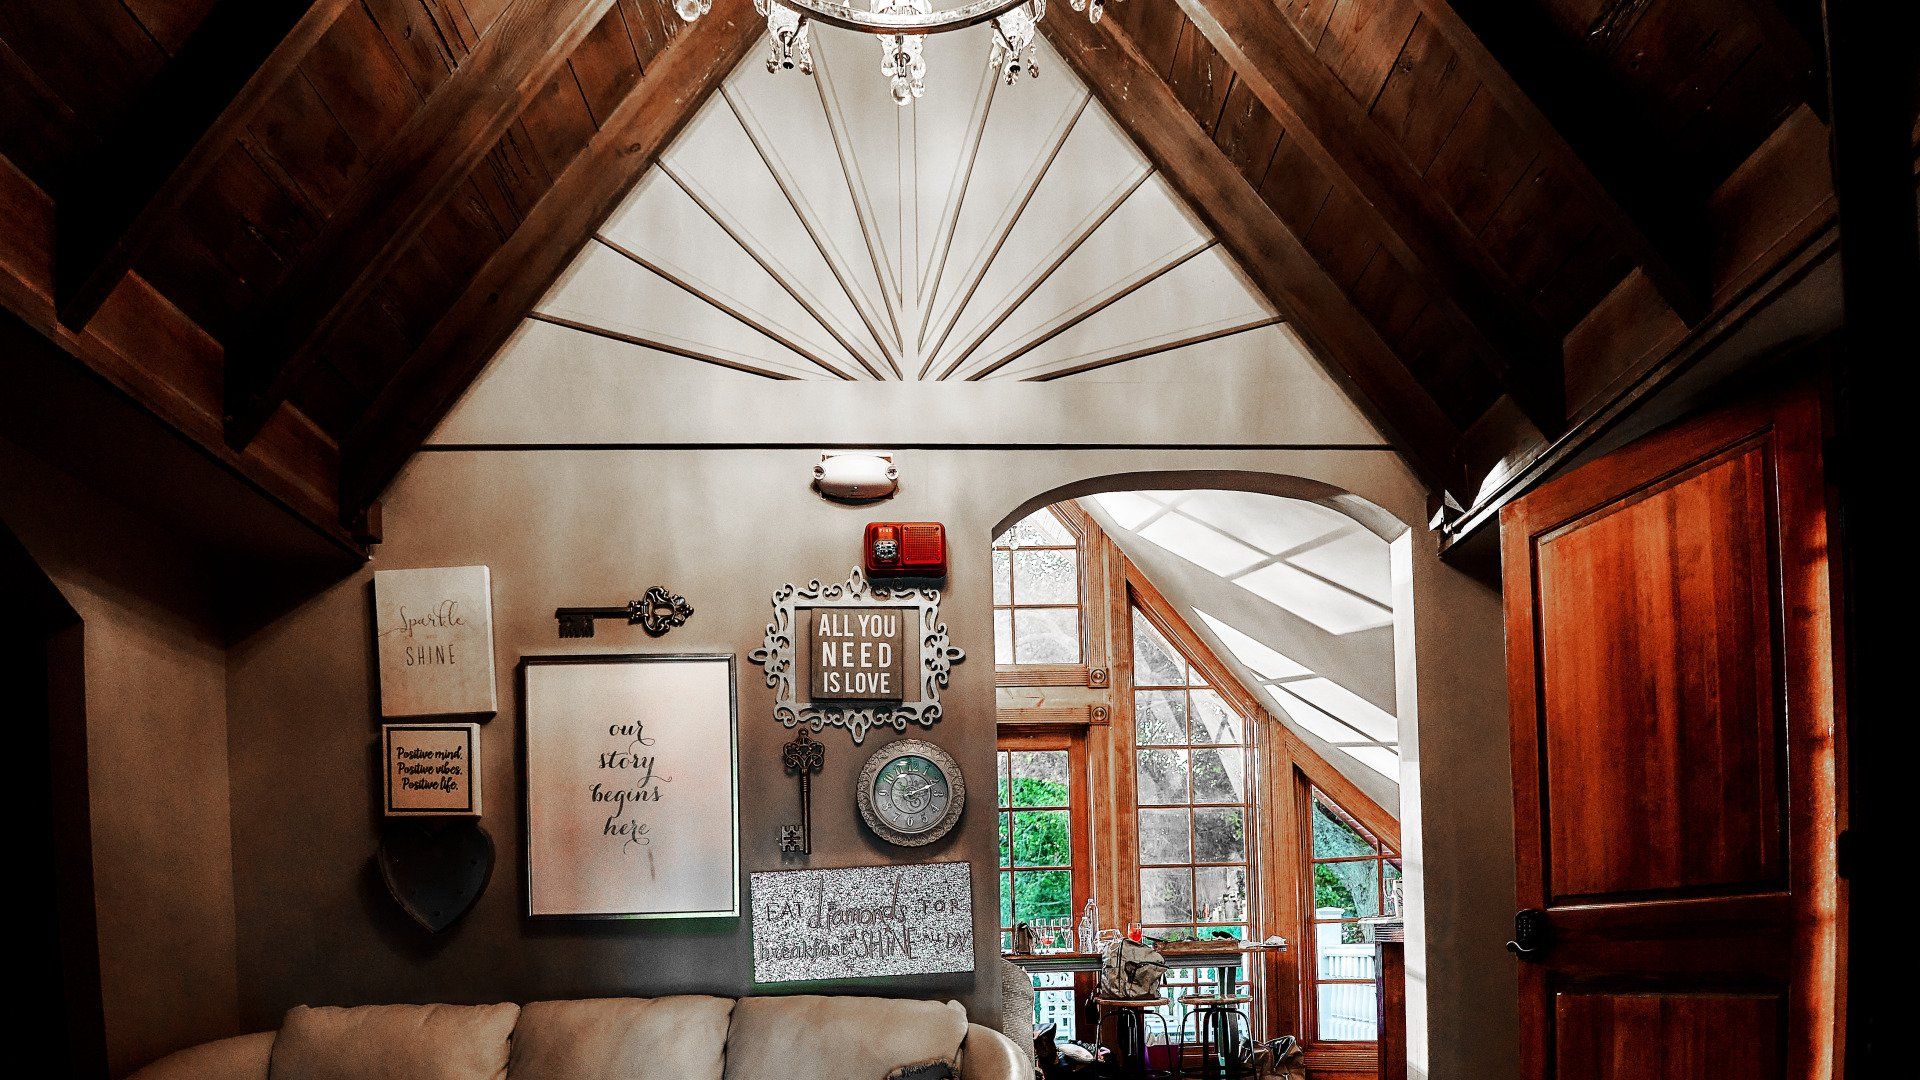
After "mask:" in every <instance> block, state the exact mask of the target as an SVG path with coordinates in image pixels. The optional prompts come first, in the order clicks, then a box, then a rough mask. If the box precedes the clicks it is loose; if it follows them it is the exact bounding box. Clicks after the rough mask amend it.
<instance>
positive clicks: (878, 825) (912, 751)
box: [858, 739, 967, 847]
mask: <svg viewBox="0 0 1920 1080" xmlns="http://www.w3.org/2000/svg"><path fill="white" fill-rule="evenodd" d="M858 795H859V800H860V816H861V817H863V818H865V819H866V821H867V826H868V827H869V828H871V829H872V830H873V831H874V832H876V833H878V834H879V835H880V838H881V839H883V840H885V841H887V842H888V843H892V844H899V845H901V846H902V847H919V846H920V845H922V844H931V843H933V842H934V841H935V840H938V839H940V838H941V837H943V836H945V835H947V833H949V832H951V831H952V830H953V827H954V825H956V824H958V823H959V821H960V811H961V809H962V808H963V807H965V806H966V802H967V784H966V780H965V779H964V778H962V777H961V775H960V766H959V764H958V763H957V762H955V761H954V760H953V757H952V755H950V754H948V753H947V752H946V751H945V750H942V749H940V748H939V747H937V746H935V745H933V744H932V743H930V742H923V741H921V740H919V739H901V740H899V741H897V742H892V743H888V744H887V745H886V746H883V747H881V748H880V749H879V750H877V751H875V752H874V755H873V756H872V757H870V758H868V759H867V764H866V767H865V768H863V769H861V770H860V786H859V789H858Z"/></svg>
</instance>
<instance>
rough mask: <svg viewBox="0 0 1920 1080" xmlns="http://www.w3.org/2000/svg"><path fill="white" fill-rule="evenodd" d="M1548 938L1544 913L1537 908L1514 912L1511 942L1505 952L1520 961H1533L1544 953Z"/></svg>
mask: <svg viewBox="0 0 1920 1080" xmlns="http://www.w3.org/2000/svg"><path fill="white" fill-rule="evenodd" d="M1550 936H1551V934H1550V931H1549V928H1548V926H1547V913H1546V912H1544V911H1541V910H1539V909H1538V908H1527V909H1526V910H1524V911H1518V912H1515V913H1514V916H1513V940H1512V941H1509V942H1507V951H1508V952H1510V953H1512V954H1513V955H1515V956H1517V957H1519V958H1520V959H1522V960H1532V959H1535V958H1537V957H1538V956H1539V955H1540V953H1541V952H1543V951H1545V949H1546V947H1547V943H1548V938H1549V937H1550Z"/></svg>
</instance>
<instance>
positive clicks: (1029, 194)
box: [931, 87, 1093, 355]
mask: <svg viewBox="0 0 1920 1080" xmlns="http://www.w3.org/2000/svg"><path fill="white" fill-rule="evenodd" d="M1092 104H1093V93H1092V91H1090V90H1087V89H1086V88H1085V87H1081V97H1080V104H1079V105H1077V106H1075V107H1074V108H1072V109H1069V110H1067V111H1066V112H1065V113H1063V114H1062V119H1063V121H1064V122H1063V123H1062V124H1061V125H1060V127H1058V128H1057V129H1056V130H1055V131H1054V132H1052V133H1050V134H1051V136H1052V146H1051V147H1050V148H1049V149H1048V151H1047V155H1046V156H1045V157H1044V158H1042V159H1041V160H1040V161H1039V162H1038V163H1037V164H1036V165H1035V167H1034V168H1033V169H1031V170H1029V171H1028V174H1027V176H1025V177H1023V178H1022V179H1023V181H1024V183H1025V188H1026V190H1025V194H1023V195H1021V197H1020V199H1019V201H1018V202H1017V203H1015V204H1014V205H1013V206H1012V207H1010V208H1009V209H1008V210H1007V211H1006V212H1005V213H1004V214H1003V215H1002V217H1001V220H1000V221H999V222H996V223H995V225H994V230H995V232H996V233H997V234H998V235H996V236H995V238H994V241H993V243H991V244H989V245H987V247H986V249H985V250H984V251H983V252H982V253H981V256H980V258H978V259H977V260H976V261H975V262H974V265H973V266H971V267H969V268H968V269H967V272H966V275H965V280H966V281H967V285H966V287H965V288H964V289H962V290H961V291H960V292H959V293H957V294H956V295H955V296H954V300H953V303H952V304H951V305H950V306H949V309H948V311H947V313H943V314H942V315H941V316H940V317H939V318H940V320H941V321H942V322H943V323H945V326H944V327H943V328H942V329H941V331H940V336H939V337H937V338H935V339H934V343H933V348H932V350H931V351H932V352H933V353H934V354H935V355H939V353H940V350H941V349H942V348H944V347H945V346H946V343H947V337H948V335H950V334H952V333H953V328H954V325H955V324H956V323H958V322H959V321H960V316H961V315H962V314H964V313H965V312H966V309H967V305H968V304H969V303H972V301H973V294H974V292H975V291H977V290H978V289H979V288H980V283H981V282H982V281H985V280H986V277H987V271H989V270H991V269H992V268H993V262H994V260H995V259H998V258H999V257H1000V252H1001V250H1002V249H1003V248H1005V247H1006V244H1007V238H1008V237H1010V236H1012V235H1013V229H1014V226H1016V225H1018V224H1019V223H1020V217H1021V215H1022V214H1025V213H1026V212H1027V207H1028V206H1029V205H1030V204H1031V203H1032V202H1033V197H1034V195H1036V194H1038V193H1039V191H1040V185H1041V184H1042V183H1044V182H1045V181H1046V178H1047V173H1048V172H1050V171H1051V170H1052V169H1053V163H1054V162H1055V161H1057V160H1059V158H1060V152H1061V151H1062V150H1064V149H1065V148H1066V145H1067V140H1068V139H1069V138H1071V137H1072V136H1073V132H1074V130H1075V129H1076V128H1078V127H1079V126H1080V118H1081V117H1083V116H1085V115H1086V113H1087V108H1088V106H1090V105H1092Z"/></svg>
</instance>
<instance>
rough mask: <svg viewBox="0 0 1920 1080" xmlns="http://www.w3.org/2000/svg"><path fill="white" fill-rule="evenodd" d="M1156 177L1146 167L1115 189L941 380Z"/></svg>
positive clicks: (973, 334) (977, 331)
mask: <svg viewBox="0 0 1920 1080" xmlns="http://www.w3.org/2000/svg"><path fill="white" fill-rule="evenodd" d="M1155 175H1156V170H1155V169H1154V168H1153V166H1152V165H1146V166H1145V167H1143V168H1142V169H1141V171H1140V175H1139V176H1137V177H1135V178H1134V179H1133V180H1132V182H1130V183H1123V184H1121V185H1119V186H1118V187H1115V188H1114V189H1113V191H1112V192H1109V195H1112V194H1113V192H1118V198H1109V199H1108V200H1107V201H1106V202H1105V204H1104V205H1102V206H1101V207H1100V208H1099V209H1097V210H1095V211H1094V212H1093V213H1091V214H1088V215H1087V216H1086V217H1084V218H1081V219H1080V223H1079V224H1078V225H1076V226H1075V227H1074V233H1073V235H1071V236H1069V237H1068V238H1067V241H1066V243H1064V244H1062V245H1060V247H1058V248H1056V249H1055V251H1054V255H1053V256H1052V258H1051V259H1049V260H1048V261H1047V262H1046V264H1045V265H1043V266H1040V267H1037V268H1036V269H1035V271H1034V272H1033V273H1029V274H1028V275H1027V280H1026V281H1024V282H1022V283H1021V285H1020V287H1018V288H1016V289H1014V290H1012V292H1010V293H1009V294H1008V295H1009V296H1010V297H1011V298H1012V302H1011V303H1004V302H1003V303H1002V304H1001V305H1000V308H999V313H998V314H997V315H994V316H993V317H992V318H990V319H985V320H982V321H981V322H980V323H976V324H975V325H974V329H973V330H971V331H969V332H968V333H969V338H968V341H967V344H966V345H965V347H963V348H962V349H961V350H960V352H959V358H958V359H956V360H954V361H953V362H952V363H950V364H948V365H947V367H946V370H945V371H942V372H941V373H940V376H939V377H940V378H942V379H946V378H950V377H952V375H953V373H954V372H955V371H956V370H958V369H959V367H960V366H961V365H962V364H963V363H964V362H965V361H966V359H967V357H969V356H972V355H973V351H974V350H975V349H978V348H979V347H980V346H981V344H982V343H984V342H985V341H986V340H987V338H988V337H990V336H992V334H993V332H994V331H995V330H998V329H1000V325H1001V324H1002V323H1004V322H1006V321H1007V320H1008V319H1010V318H1012V317H1013V313H1014V312H1016V311H1018V310H1020V305H1022V304H1024V303H1026V302H1027V300H1028V298H1029V297H1031V296H1032V295H1033V294H1034V293H1035V292H1037V291H1038V290H1039V288H1040V286H1042V285H1044V284H1046V283H1047V280H1048V279H1049V278H1051V277H1053V273H1054V271H1056V270H1058V269H1060V267H1061V266H1063V265H1065V264H1066V261H1067V260H1068V259H1070V258H1072V257H1073V255H1074V253H1075V252H1077V251H1079V250H1080V247H1081V245H1083V244H1085V243H1086V242H1087V241H1088V240H1089V239H1091V238H1092V236H1093V234H1094V233H1096V232H1099V231H1100V230H1101V229H1102V228H1103V227H1105V225H1106V224H1107V221H1108V219H1110V218H1112V217H1113V215H1115V214H1117V213H1119V212H1120V208H1121V207H1122V206H1125V205H1126V204H1127V202H1128V200H1130V199H1132V198H1133V196H1134V194H1135V193H1136V192H1138V191H1139V190H1140V189H1141V188H1143V187H1145V186H1146V184H1147V181H1149V180H1151V179H1153V178H1154V176H1155Z"/></svg>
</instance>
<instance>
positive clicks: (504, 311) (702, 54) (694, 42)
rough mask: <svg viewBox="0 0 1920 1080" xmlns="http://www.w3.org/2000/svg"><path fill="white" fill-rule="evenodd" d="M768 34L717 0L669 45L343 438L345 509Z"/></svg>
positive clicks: (386, 474) (398, 461) (446, 402)
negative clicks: (765, 34)
mask: <svg viewBox="0 0 1920 1080" xmlns="http://www.w3.org/2000/svg"><path fill="white" fill-rule="evenodd" d="M765 30H766V23H765V21H764V20H763V19H762V17H760V16H759V15H756V14H755V13H754V10H753V2H752V0H714V4H713V9H712V10H711V11H709V12H707V13H706V14H705V15H703V16H701V17H700V20H699V21H698V22H696V23H694V24H693V25H691V26H688V27H686V28H684V29H682V30H681V31H680V33H679V34H678V35H676V36H675V37H674V39H673V41H672V43H670V44H669V45H667V46H666V47H665V48H664V49H662V50H661V52H660V54H659V55H658V56H656V57H655V58H654V61H653V63H651V64H649V65H648V66H647V69H646V71H645V72H644V73H643V74H642V75H641V77H640V79H639V80H638V81H637V82H635V83H634V84H633V85H632V86H631V87H630V88H629V89H628V91H627V93H626V96H625V97H624V98H623V99H622V100H621V102H620V104H619V106H618V107H617V108H616V109H615V110H614V111H613V113H612V114H611V115H609V116H608V118H607V120H606V123H604V124H603V125H602V126H601V128H600V130H599V132H597V133H596V134H595V135H594V136H593V138H592V140H591V141H590V142H588V143H587V145H586V148H585V149H583V150H581V151H580V153H579V154H577V155H575V157H574V159H573V161H572V163H571V164H569V165H568V166H567V168H566V170H565V171H564V172H562V173H561V174H560V176H559V178H558V179H556V180H555V181H554V183H553V186H552V187H551V188H549V189H547V193H546V194H545V195H543V196H542V197H541V198H540V201H539V202H538V203H536V204H534V207H533V209H532V210H531V211H530V212H529V213H528V214H527V217H526V219H525V220H524V221H522V222H521V224H520V227H519V228H518V229H516V230H514V233H513V235H512V236H510V237H508V238H507V242H506V243H505V244H503V245H502V246H501V247H500V248H499V250H497V251H495V252H494V254H493V255H492V257H490V258H489V259H488V260H487V261H486V263H485V264H484V265H483V266H482V267H481V268H480V272H479V273H478V274H477V275H475V277H474V279H473V281H472V282H471V283H469V285H468V286H467V288H466V291H465V292H463V293H462V294H461V295H460V298H459V299H458V300H456V301H455V302H454V304H453V306H452V308H450V309H449V310H448V311H447V312H446V313H445V314H444V315H442V316H441V318H440V320H439V321H438V322H437V323H435V324H434V327H433V329H432V331H430V332H429V333H428V335H427V338H426V341H424V342H423V343H422V344H421V345H420V347H419V348H418V349H416V350H414V352H413V355H411V356H410V357H408V358H407V360H406V362H405V363H404V364H402V365H401V367H400V369H399V371H398V372H396V373H395V375H394V377H393V378H392V379H391V380H390V381H389V382H388V383H387V386H386V388H385V389H384V390H382V391H381V393H380V396H379V397H378V398H377V399H376V400H375V401H374V403H373V405H372V406H371V407H370V408H369V409H368V410H367V411H366V413H365V414H364V415H363V416H362V418H361V420H360V422H359V423H358V424H357V425H355V427H354V429H353V430H352V431H351V432H350V433H349V434H348V436H347V438H346V439H345V440H344V441H343V443H342V447H341V453H342V458H343V460H342V474H343V475H342V479H341V484H342V498H343V499H345V500H346V502H345V503H344V504H343V506H346V507H348V508H351V507H354V506H363V505H366V504H367V503H369V502H371V501H372V500H374V499H376V498H378V497H379V496H380V493H381V492H382V491H383V490H384V489H385V488H386V486H387V485H388V484H389V483H391V482H392V480H393V478H394V476H395V475H397V474H398V473H399V471H400V468H401V466H403V465H405V464H406V463H407V459H408V458H410V457H412V456H413V453H414V451H416V450H418V449H419V448H420V445H421V444H422V443H424V442H425V441H426V439H427V437H428V436H429V435H431V434H432V433H433V429H434V428H435V427H437V426H438V425H439V423H440V421H441V420H442V419H443V418H444V417H445V416H446V414H447V412H448V410H450V409H451V408H452V407H453V404H454V402H455V401H457V400H458V399H459V397H460V394H461V393H462V392H464V391H465V390H466V388H467V386H468V385H469V384H471V383H472V382H473V380H474V379H475V378H477V377H479V375H480V372H481V371H482V370H483V369H484V368H485V367H486V366H487V362H488V361H489V360H491V359H492V358H493V355H494V353H495V352H497V351H498V350H499V349H500V347H501V346H502V345H504V344H505V343H506V341H507V339H508V338H509V337H510V336H511V335H512V334H513V332H514V330H515V329H516V328H518V327H519V326H520V324H521V322H522V321H523V320H524V319H525V318H526V316H527V314H528V312H530V311H532V310H533V306H534V304H535V303H536V302H538V301H539V299H540V297H541V296H542V295H543V294H544V293H545V292H546V290H547V288H548V287H549V285H550V284H551V283H552V282H553V281H554V280H556V279H557V278H558V277H559V276H560V274H561V273H562V272H563V271H565V270H566V268H567V266H568V265H570V264H571V263H572V261H573V258H574V256H575V255H577V254H578V253H579V251H580V249H581V248H582V247H584V246H585V245H586V243H587V242H588V241H589V240H590V239H592V237H593V233H594V230H595V229H597V228H599V227H600V225H601V223H602V222H604V221H605V220H606V218H607V216H608V215H609V214H611V213H612V212H613V211H614V208H616V207H617V206H619V205H620V200H622V199H624V198H625V197H626V195H627V192H628V191H629V190H631V189H632V187H633V185H634V184H636V183H638V182H639V180H640V177H641V176H642V175H643V174H644V173H645V172H646V170H647V169H648V167H649V166H651V165H652V164H653V162H654V161H655V159H656V158H657V157H658V156H659V154H660V152H661V151H662V150H665V149H666V147H667V145H668V144H669V143H670V142H672V141H673V138H674V136H675V135H677V134H679V132H680V129H681V128H682V127H684V126H685V125H686V123H687V121H689V120H691V119H692V118H693V115H694V113H695V112H696V111H697V110H698V109H699V108H700V106H701V105H702V104H704V103H705V102H706V100H707V98H708V97H709V96H710V95H712V94H713V92H714V91H716V90H717V89H719V87H720V84H721V82H722V81H724V80H725V79H726V77H727V75H728V74H730V73H731V72H732V71H733V69H734V67H735V66H736V65H738V64H739V62H740V61H741V60H742V59H743V58H745V56H746V55H747V52H748V51H749V50H750V49H752V48H753V46H754V45H755V43H757V42H758V41H759V40H760V39H761V36H762V34H763V33H764V32H765Z"/></svg>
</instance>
